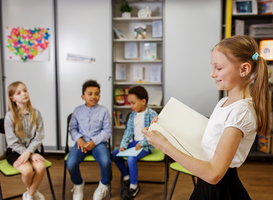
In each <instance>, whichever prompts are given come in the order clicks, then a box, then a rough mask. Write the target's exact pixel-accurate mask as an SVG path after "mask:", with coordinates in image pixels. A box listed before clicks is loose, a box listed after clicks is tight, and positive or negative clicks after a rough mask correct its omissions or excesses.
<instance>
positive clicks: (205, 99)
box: [163, 0, 222, 116]
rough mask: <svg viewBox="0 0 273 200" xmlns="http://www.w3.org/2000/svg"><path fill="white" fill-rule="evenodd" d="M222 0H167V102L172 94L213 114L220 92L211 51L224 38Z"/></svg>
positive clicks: (188, 104)
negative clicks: (214, 73) (213, 73)
mask: <svg viewBox="0 0 273 200" xmlns="http://www.w3.org/2000/svg"><path fill="white" fill-rule="evenodd" d="M221 10H222V7H221V1H220V0H206V1H203V0H191V1H189V0H167V1H165V8H164V21H163V23H164V24H163V25H164V44H165V48H164V58H165V59H164V103H165V104H166V103H167V101H168V100H169V99H170V97H175V98H176V99H178V100H180V101H182V102H183V103H184V104H186V105H187V106H189V107H191V108H192V109H194V110H196V111H197V112H199V113H201V114H202V115H204V116H210V115H211V113H212V111H213V108H214V106H215V105H216V103H217V101H218V100H219V91H218V90H217V89H216V86H215V82H214V80H213V79H212V78H211V77H210V71H211V69H212V68H211V64H210V53H211V50H212V48H213V47H214V46H215V45H216V44H217V43H218V42H220V39H221V20H222V18H221V16H222V13H221Z"/></svg>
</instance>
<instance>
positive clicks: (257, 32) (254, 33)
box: [249, 23, 273, 38]
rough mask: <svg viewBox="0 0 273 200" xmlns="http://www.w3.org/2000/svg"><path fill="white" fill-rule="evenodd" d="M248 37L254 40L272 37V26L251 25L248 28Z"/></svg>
mask: <svg viewBox="0 0 273 200" xmlns="http://www.w3.org/2000/svg"><path fill="white" fill-rule="evenodd" d="M249 36H251V37H254V38H269V37H273V24H272V23H271V24H252V25H251V26H250V27H249Z"/></svg>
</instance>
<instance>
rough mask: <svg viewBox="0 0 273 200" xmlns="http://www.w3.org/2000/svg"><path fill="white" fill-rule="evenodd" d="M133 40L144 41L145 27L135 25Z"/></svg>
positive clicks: (143, 25)
mask: <svg viewBox="0 0 273 200" xmlns="http://www.w3.org/2000/svg"><path fill="white" fill-rule="evenodd" d="M134 36H135V39H145V38H146V25H145V24H137V25H135V29H134Z"/></svg>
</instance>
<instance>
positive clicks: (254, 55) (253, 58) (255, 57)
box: [252, 52, 259, 60]
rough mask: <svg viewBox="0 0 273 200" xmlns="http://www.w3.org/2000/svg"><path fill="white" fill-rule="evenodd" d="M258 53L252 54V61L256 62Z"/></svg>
mask: <svg viewBox="0 0 273 200" xmlns="http://www.w3.org/2000/svg"><path fill="white" fill-rule="evenodd" d="M258 56H259V54H258V52H256V53H254V54H253V56H252V60H258Z"/></svg>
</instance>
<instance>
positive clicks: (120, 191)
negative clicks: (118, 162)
mask: <svg viewBox="0 0 273 200" xmlns="http://www.w3.org/2000/svg"><path fill="white" fill-rule="evenodd" d="M122 189H123V177H122V174H121V175H120V186H119V196H120V199H123V197H122Z"/></svg>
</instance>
